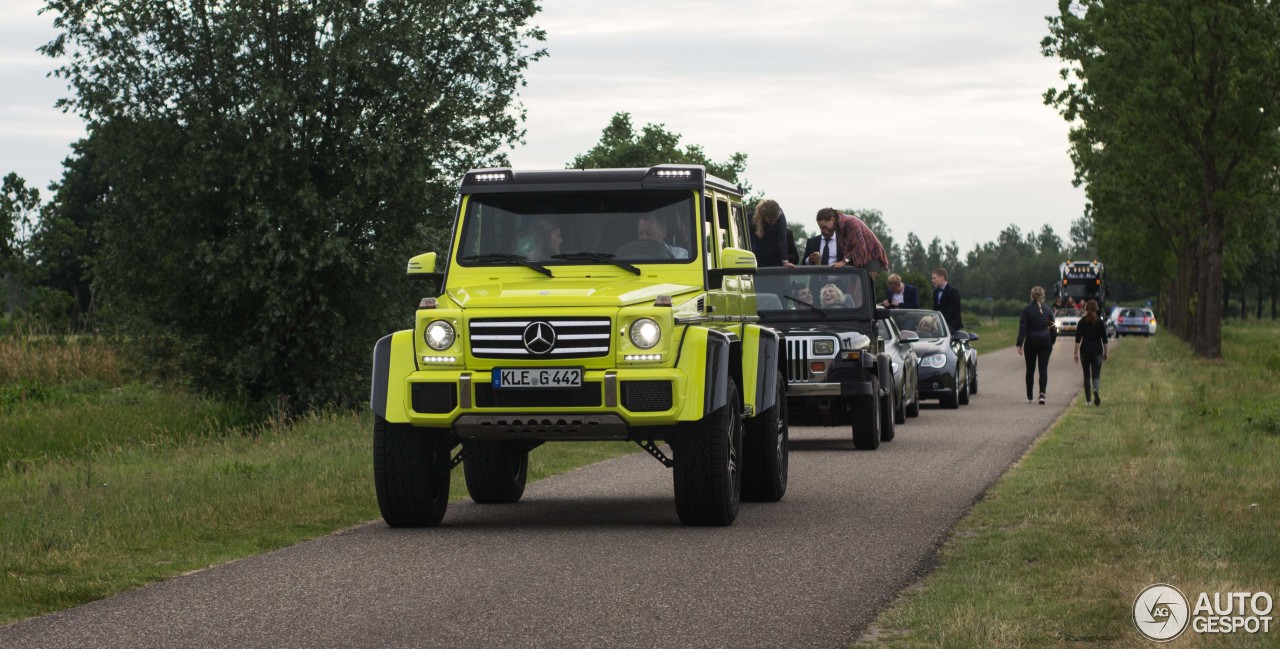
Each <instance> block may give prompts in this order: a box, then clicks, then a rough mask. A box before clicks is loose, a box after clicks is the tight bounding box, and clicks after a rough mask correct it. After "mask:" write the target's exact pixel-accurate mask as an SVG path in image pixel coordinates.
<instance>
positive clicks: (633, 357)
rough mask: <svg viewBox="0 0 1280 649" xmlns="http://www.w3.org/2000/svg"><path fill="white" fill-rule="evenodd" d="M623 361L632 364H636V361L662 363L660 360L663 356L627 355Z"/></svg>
mask: <svg viewBox="0 0 1280 649" xmlns="http://www.w3.org/2000/svg"><path fill="white" fill-rule="evenodd" d="M622 360H624V361H630V362H634V361H660V360H662V354H627V355H626V356H623V357H622Z"/></svg>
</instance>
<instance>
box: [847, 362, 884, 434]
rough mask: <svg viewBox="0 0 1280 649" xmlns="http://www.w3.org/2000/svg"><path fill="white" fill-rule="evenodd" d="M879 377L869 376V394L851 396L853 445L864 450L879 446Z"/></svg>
mask: <svg viewBox="0 0 1280 649" xmlns="http://www.w3.org/2000/svg"><path fill="white" fill-rule="evenodd" d="M879 394H880V379H877V378H876V377H874V376H873V377H871V394H869V395H864V394H859V395H857V396H855V397H851V398H850V399H849V401H850V402H851V403H852V404H853V446H854V447H855V448H858V449H861V450H864V451H874V450H875V449H877V448H880V398H879V397H878V396H877V395H879Z"/></svg>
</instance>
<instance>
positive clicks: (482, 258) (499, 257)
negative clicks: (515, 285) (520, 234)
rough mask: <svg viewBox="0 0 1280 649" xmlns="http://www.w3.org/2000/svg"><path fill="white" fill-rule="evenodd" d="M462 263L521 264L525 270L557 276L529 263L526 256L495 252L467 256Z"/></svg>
mask: <svg viewBox="0 0 1280 649" xmlns="http://www.w3.org/2000/svg"><path fill="white" fill-rule="evenodd" d="M462 261H478V262H481V263H484V262H487V261H506V262H511V263H514V264H520V265H521V266H524V267H525V268H532V269H533V270H536V271H538V272H539V273H542V274H543V275H546V276H547V277H555V275H552V274H551V269H550V268H547V267H546V266H543V265H542V264H539V263H536V262H532V261H529V258H528V257H525V256H524V255H508V254H505V253H500V252H494V253H489V254H487V255H467V256H466V257H463V258H462Z"/></svg>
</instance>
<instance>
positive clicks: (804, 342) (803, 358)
mask: <svg viewBox="0 0 1280 649" xmlns="http://www.w3.org/2000/svg"><path fill="white" fill-rule="evenodd" d="M808 380H809V340H808V339H807V338H788V339H787V382H788V383H804V382H805V381H808Z"/></svg>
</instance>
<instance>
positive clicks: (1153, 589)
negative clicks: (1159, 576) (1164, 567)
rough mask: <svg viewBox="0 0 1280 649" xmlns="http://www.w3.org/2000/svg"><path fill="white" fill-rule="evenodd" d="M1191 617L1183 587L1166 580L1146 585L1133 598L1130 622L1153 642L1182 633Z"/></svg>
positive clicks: (1170, 638) (1165, 640)
mask: <svg viewBox="0 0 1280 649" xmlns="http://www.w3.org/2000/svg"><path fill="white" fill-rule="evenodd" d="M1190 621H1191V607H1190V606H1189V605H1188V603H1187V598H1186V596H1185V595H1183V594H1182V591H1180V590H1178V589H1177V588H1174V587H1173V586H1170V585H1169V584H1155V585H1152V586H1147V587H1146V588H1144V589H1143V590H1142V592H1141V593H1138V598H1137V599H1135V600H1133V623H1134V624H1135V625H1137V627H1138V632H1139V633H1141V634H1142V635H1144V636H1146V637H1147V638H1149V639H1151V640H1155V641H1156V642H1168V641H1170V640H1173V639H1174V638H1176V637H1178V636H1180V635H1182V632H1183V631H1186V630H1187V623H1188V622H1190Z"/></svg>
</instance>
